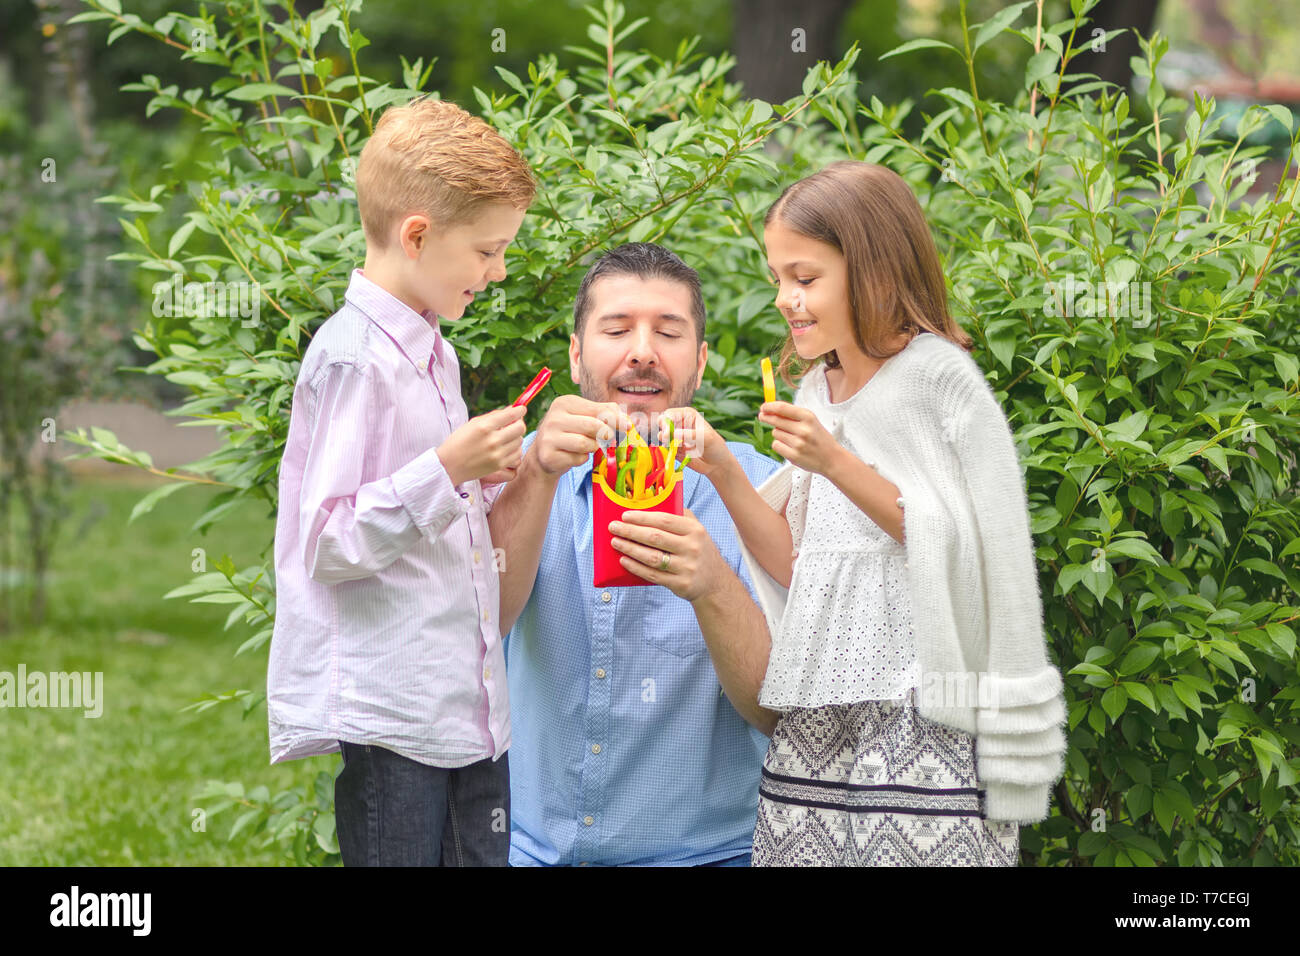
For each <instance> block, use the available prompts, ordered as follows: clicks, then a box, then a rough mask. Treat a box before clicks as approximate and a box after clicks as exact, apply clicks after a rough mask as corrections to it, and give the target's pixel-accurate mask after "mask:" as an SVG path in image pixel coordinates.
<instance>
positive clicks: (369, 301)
mask: <svg viewBox="0 0 1300 956" xmlns="http://www.w3.org/2000/svg"><path fill="white" fill-rule="evenodd" d="M344 299H346V300H347V301H348V302H349V303H351V304H352V305H353V306H355V307H356V308H357V309H360V310H361V312H363V313H364V314H365V315H366V317H367V318H369V319H370V321H372V322H374V323H375V324H376V325H377V326H379V327H380V328H381V329H383V330H384V333H385V334H386V335H387V336H388V337H389V338H391V339H392V340H393V341H394V342H396V343H397V347H398V348H399V349H401V350H402V354H403V355H405V356H406V357H407V359H408V360H409V361H410V363H411V364H412V365H414V366H415V369H416V371H417V372H420V373H426V372H428V371H430V370H431V369H432V367H433V365H435V364H441V361H442V359H441V355H442V341H443V340H442V330H441V329H440V328H439V326H438V317H437V316H436V315H433V314H432V313H430V312H428V311H425V312H416V311H415V310H414V309H412V308H411V307H410V306H409V305H407V304H406V303H405V302H403V301H402V300H401V299H399V298H397V296H395V295H393V294H392V293H391V292H389V291H388V290H386V289H383V288H381V287H380V286H378V285H376V284H375V283H374V282H372V281H371V280H370V279H367V278H366V277H365V276H364V275H363V274H362V272H361V270H360V269H353V270H352V278H351V280H350V281H349V282H348V290H347V292H346V293H345V294H344Z"/></svg>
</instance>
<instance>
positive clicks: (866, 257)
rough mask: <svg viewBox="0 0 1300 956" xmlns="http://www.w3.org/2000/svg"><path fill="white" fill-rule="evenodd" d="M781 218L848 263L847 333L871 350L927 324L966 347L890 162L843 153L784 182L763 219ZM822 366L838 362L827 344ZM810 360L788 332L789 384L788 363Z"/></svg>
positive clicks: (916, 215) (783, 366)
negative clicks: (803, 175)
mask: <svg viewBox="0 0 1300 956" xmlns="http://www.w3.org/2000/svg"><path fill="white" fill-rule="evenodd" d="M777 220H779V221H780V222H781V223H782V225H784V226H786V227H787V228H789V229H791V230H792V231H794V232H797V233H799V234H800V235H802V236H806V237H808V238H809V239H817V240H819V241H821V242H825V243H829V244H830V245H832V246H834V247H835V248H836V249H838V250H839V251H840V253H841V254H842V255H843V256H844V259H845V264H846V266H847V270H848V283H849V308H850V310H851V311H852V314H853V319H854V321H853V338H854V340H855V341H856V342H857V345H858V348H860V349H861V350H862V351H863V352H865V353H866V354H867V355H869V356H871V357H872V358H877V359H885V358H889V357H891V356H893V355H897V354H898V353H899V352H900V351H901V350H902V349H901V348H898V347H896V346H895V344H894V343H896V342H897V341H898V339H899V337H900V336H901V335H907V336H908V341H911V337H913V336H915V335H917V334H919V333H920V332H921V331H923V330H924V331H929V332H933V333H934V334H936V335H941V336H943V337H944V338H946V339H948V340H949V341H952V342H955V343H956V344H957V345H960V346H961V347H962V348H964V349H966V351H968V352H969V351H971V350H972V348H973V343H972V342H971V338H970V336H969V335H967V334H966V333H965V332H964V331H963V330H962V328H961V326H960V325H958V324H957V323H956V321H955V320H954V319H953V318H952V316H951V315H950V314H949V312H948V288H947V286H946V285H945V284H944V278H943V269H942V268H941V267H940V265H939V253H938V251H937V250H936V249H935V246H934V239H933V237H932V236H931V235H930V227H929V224H928V223H926V221H925V214H924V213H923V212H921V206H920V203H918V202H917V201H916V195H915V194H914V193H913V192H912V189H911V187H910V186H908V185H907V183H906V182H904V180H903V178H902V177H901V176H899V175H898V174H897V173H895V172H894V171H893V170H890V169H887V168H885V167H884V166H878V165H875V164H873V163H861V162H854V161H851V160H845V161H842V162H838V163H831V164H830V165H829V166H827V167H826V168H825V169H823V170H821V171H820V172H817V173H814V174H813V175H811V176H809V177H807V178H806V179H801V180H799V181H798V182H797V183H794V184H792V185H790V186H788V187H786V190H785V192H783V193H781V195H780V197H778V199H777V200H776V202H774V203H773V204H772V207H771V208H770V209H768V211H767V215H766V216H765V217H764V218H763V226H764V227H767V226H768V225H770V224H771V223H772V222H774V221H777ZM824 358H825V360H826V366H827V368H839V367H840V360H839V356H837V355H836V354H835V351H834V350H832V351H830V352H828V353H827V354H826V355H825V356H824ZM814 364H815V362H808V361H805V360H804V359H802V358H800V356H799V354H798V352H796V351H795V347H794V337H793V336H792V335H790V334H788V333H787V335H786V338H785V342H784V344H783V345H782V347H781V358H780V359H779V362H778V370H779V372H780V374H781V377H782V379H784V381H785V383H786V384H787V385H790V386H793V385H794V382H793V381H792V380H791V374H790V373H791V369H792V368H793V369H794V370H795V374H796V377H797V378H802V377H803V376H804V375H805V374H806V373H807V372H808V370H809V369H811V368H812V367H813V366H814Z"/></svg>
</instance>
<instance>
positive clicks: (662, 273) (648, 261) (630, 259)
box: [573, 242, 705, 349]
mask: <svg viewBox="0 0 1300 956" xmlns="http://www.w3.org/2000/svg"><path fill="white" fill-rule="evenodd" d="M617 275H634V276H636V277H637V278H640V279H667V280H669V281H670V282H680V283H682V284H683V285H685V286H686V287H687V288H688V289H690V290H691V318H692V319H694V321H695V346H696V348H697V349H698V348H699V346H700V345H701V344H703V342H704V322H705V313H704V295H703V293H702V292H701V291H700V276H699V273H697V272H696V271H695V270H694V269H692V268H691V267H690V266H688V265H687V264H686V263H685V262H683V261H682V260H681V259H679V258H678V257H677V256H676V255H674V254H673V253H671V252H669V251H668V250H667V249H665V248H664V247H663V246H656V245H655V244H654V243H652V242H628V243H624V244H623V245H621V246H618V247H617V248H614V249H610V250H609V251H608V252H606V253H605V254H604V255H603V256H601V257H600V258H599V259H597V260H596V261H595V262H594V263H592V266H591V268H590V269H588V270H587V274H586V275H585V276H583V277H582V285H580V286H578V297H577V298H576V299H575V300H574V302H573V334H574V335H576V336H577V337H578V341H579V342H581V341H582V330H583V328H584V327H585V326H586V324H587V314H588V313H589V312H590V311H591V287H592V285H593V284H594V283H595V282H596V280H597V279H601V278H604V277H605V276H617Z"/></svg>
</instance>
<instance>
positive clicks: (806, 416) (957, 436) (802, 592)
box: [674, 162, 1065, 866]
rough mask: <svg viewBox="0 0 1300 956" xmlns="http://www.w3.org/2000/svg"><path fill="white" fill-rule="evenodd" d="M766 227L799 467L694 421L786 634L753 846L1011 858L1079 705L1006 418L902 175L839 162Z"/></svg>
mask: <svg viewBox="0 0 1300 956" xmlns="http://www.w3.org/2000/svg"><path fill="white" fill-rule="evenodd" d="M764 243H765V245H766V246H767V256H768V267H769V269H770V271H771V272H772V275H773V277H774V280H775V282H776V284H777V288H778V292H777V297H776V305H777V308H778V309H780V311H781V313H782V315H784V316H785V319H786V321H787V323H788V324H789V326H790V336H789V337H788V338H787V339H786V341H785V344H784V347H783V349H782V352H781V358H780V364H779V367H780V371H781V375H782V377H783V379H784V380H785V381H786V383H787V384H788V385H793V384H794V383H793V382H792V381H791V377H790V370H791V369H792V368H793V369H794V370H795V371H796V373H797V374H798V376H799V377H800V378H801V382H800V384H799V387H798V393H797V395H796V397H795V401H794V403H793V404H790V403H787V402H779V401H776V402H768V403H765V404H764V405H763V406H762V410H761V411H760V414H759V420H760V421H762V422H765V423H766V424H769V425H771V426H772V428H773V444H772V448H773V451H774V452H776V453H777V454H779V455H781V456H782V457H784V458H785V459H786V460H787V462H788V464H787V465H785V466H784V467H783V468H782V469H781V470H780V471H778V472H776V473H775V474H774V475H773V476H772V477H771V478H770V479H768V481H767V482H765V483H764V484H763V485H762V486H761V487H759V488H758V489H754V488H752V487H751V486H750V485H749V483H748V482H747V481H744V480H743V479H744V475H743V473H742V474H740V475H739V476H737V475H736V474H734V471H735V470H736V469H738V465H737V466H734V467H733V465H732V464H731V461H730V460H729V459H731V460H734V456H731V455H728V454H727V453H726V450H725V444H723V443H722V440H721V439H720V438H719V437H718V436H717V433H716V432H714V431H713V430H712V429H711V428H710V427H709V426H708V424H707V422H705V421H704V420H703V419H702V417H700V416H698V415H693V414H692V415H689V416H687V417H688V418H689V419H693V420H688V421H686V422H683V423H682V424H683V426H684V427H685V428H687V429H688V436H687V437H688V438H693V440H694V448H693V449H692V452H691V453H692V454H693V455H695V456H696V459H698V464H699V465H700V466H702V467H701V471H705V472H706V473H707V474H709V477H710V480H711V481H712V482H713V483H714V485H715V486H716V487H717V488H718V490H719V493H720V494H721V496H722V497H723V500H724V502H725V503H726V505H727V508H728V510H729V511H730V513H731V516H732V519H733V520H734V521H735V523H736V529H737V532H738V533H739V536H740V538H741V542H742V553H743V554H744V557H745V562H746V564H747V565H748V568H749V571H750V575H751V577H752V579H753V582H754V589H755V593H756V594H757V595H758V597H759V603H760V604H761V606H762V607H763V610H764V613H765V614H766V616H767V620H768V628H769V631H770V634H771V637H772V643H771V651H770V654H769V658H768V662H767V670H766V676H765V678H764V680H763V683H762V686H761V689H760V692H759V703H760V704H761V705H762V706H763V707H765V708H768V709H769V710H771V711H773V712H775V714H774V716H775V715H779V719H778V721H777V723H776V725H775V730H774V731H773V733H772V741H771V744H770V746H769V749H768V753H767V757H766V760H765V762H764V767H763V770H762V778H761V782H760V788H759V809H758V820H757V824H756V826H755V830H754V854H753V863H754V865H755V866H763V865H926V866H935V865H977V866H989V865H999V866H1010V865H1015V864H1016V862H1017V861H1018V855H1019V829H1018V824H1019V823H1021V822H1032V821H1035V820H1040V819H1043V818H1045V817H1046V816H1047V809H1048V794H1049V790H1050V787H1051V786H1052V785H1053V784H1054V783H1055V782H1056V780H1057V779H1058V778H1059V777H1060V775H1061V771H1062V769H1063V757H1064V752H1065V738H1064V734H1063V733H1062V729H1061V724H1062V723H1063V722H1064V719H1065V708H1064V701H1063V698H1062V692H1061V678H1060V674H1059V672H1058V671H1057V669H1056V668H1055V667H1054V666H1053V665H1052V664H1051V663H1049V661H1048V659H1047V655H1046V648H1045V641H1044V638H1043V632H1042V611H1041V605H1040V601H1039V593H1038V580H1037V571H1036V567H1035V563H1034V556H1033V542H1032V538H1031V535H1030V531H1029V515H1028V504H1027V499H1026V494H1025V487H1024V479H1023V477H1022V475H1021V472H1020V467H1019V463H1018V460H1017V458H1016V450H1015V445H1014V443H1013V440H1012V436H1011V431H1010V427H1009V425H1008V423H1007V420H1006V417H1005V415H1004V414H1003V412H1002V410H1001V407H1000V405H999V404H998V402H997V400H996V398H995V396H994V395H993V392H992V389H991V388H990V387H989V385H988V384H987V382H986V381H985V379H984V375H983V373H982V372H981V371H980V369H979V367H978V366H977V365H976V364H975V362H974V360H973V359H971V357H970V355H969V354H968V352H969V350H970V348H971V340H970V338H969V337H968V336H967V335H966V334H965V333H964V332H962V330H961V329H960V327H959V326H957V324H956V323H955V322H954V321H953V319H952V318H951V316H950V315H949V314H948V306H947V293H946V289H945V285H944V278H943V273H942V271H941V269H940V265H939V257H938V254H937V252H936V250H935V247H934V243H933V240H932V239H931V237H930V233H929V229H928V226H927V224H926V221H925V218H924V215H923V214H922V212H921V209H920V206H919V205H918V203H917V201H916V197H915V196H914V195H913V194H912V191H911V189H910V188H909V187H908V186H907V184H906V183H905V182H904V181H903V180H902V179H901V178H900V177H899V176H897V175H896V174H894V173H893V172H891V171H889V170H888V169H885V168H884V167H882V166H876V165H870V164H867V163H858V162H841V163H834V164H832V165H830V166H828V167H826V168H825V169H824V170H822V171H821V172H819V173H817V174H815V175H813V176H810V177H808V178H807V179H804V180H801V181H800V182H797V183H795V184H794V185H792V186H790V187H789V188H788V189H786V190H785V192H784V193H782V194H781V196H780V198H779V199H777V201H776V203H775V204H774V205H773V206H772V207H771V209H770V210H769V211H768V213H767V216H766V219H765V220H764ZM674 411H676V410H674ZM692 431H693V433H694V434H693V435H691V434H690V433H691V432H692ZM696 459H693V461H692V466H693V467H694V466H695V465H696V463H697V461H696Z"/></svg>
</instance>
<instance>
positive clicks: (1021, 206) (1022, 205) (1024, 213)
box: [1012, 188, 1034, 222]
mask: <svg viewBox="0 0 1300 956" xmlns="http://www.w3.org/2000/svg"><path fill="white" fill-rule="evenodd" d="M1012 195H1014V196H1015V199H1016V209H1018V210H1020V216H1021V218H1023V219H1024V220H1025V221H1026V222H1028V221H1029V217H1030V215H1031V214H1032V213H1033V211H1034V204H1033V201H1032V200H1031V199H1030V198H1029V193H1027V192H1025V191H1024V190H1023V189H1019V188H1017V189H1015V190H1013V191H1012Z"/></svg>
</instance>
